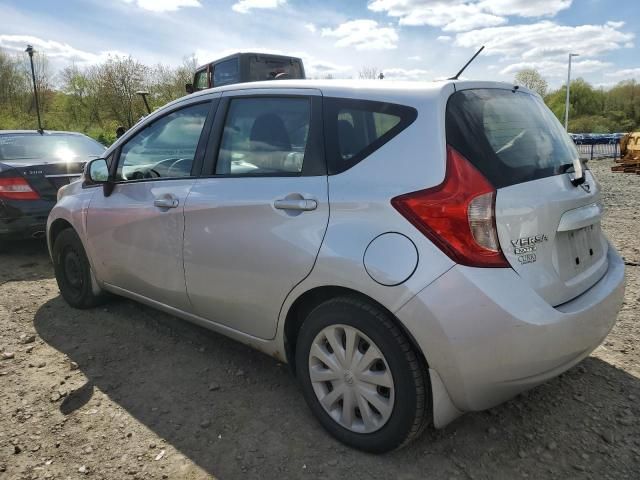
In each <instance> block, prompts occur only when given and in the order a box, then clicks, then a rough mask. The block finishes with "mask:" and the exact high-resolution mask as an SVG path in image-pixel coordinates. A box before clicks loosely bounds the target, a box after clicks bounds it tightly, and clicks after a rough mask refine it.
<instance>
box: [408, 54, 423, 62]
mask: <svg viewBox="0 0 640 480" xmlns="http://www.w3.org/2000/svg"><path fill="white" fill-rule="evenodd" d="M407 60H413V61H415V62H419V61H420V60H422V57H421V56H420V55H411V56H410V57H407Z"/></svg>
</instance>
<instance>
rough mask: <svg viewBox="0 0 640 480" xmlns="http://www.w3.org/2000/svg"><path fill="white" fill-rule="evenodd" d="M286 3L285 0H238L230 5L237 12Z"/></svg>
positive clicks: (246, 11) (273, 6) (275, 6)
mask: <svg viewBox="0 0 640 480" xmlns="http://www.w3.org/2000/svg"><path fill="white" fill-rule="evenodd" d="M285 3H287V0H240V1H238V2H236V3H234V4H233V6H232V7H231V8H232V9H233V10H234V11H236V12H238V13H248V12H249V11H251V10H253V9H267V8H278V7H279V6H281V5H284V4H285Z"/></svg>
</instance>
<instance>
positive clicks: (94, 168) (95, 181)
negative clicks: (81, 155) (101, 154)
mask: <svg viewBox="0 0 640 480" xmlns="http://www.w3.org/2000/svg"><path fill="white" fill-rule="evenodd" d="M84 177H85V181H86V182H87V183H88V184H89V185H102V190H103V193H104V196H105V197H108V196H109V195H111V193H112V192H113V187H114V185H115V184H114V183H113V182H112V181H111V178H110V177H109V165H108V164H107V161H106V160H105V159H104V158H96V159H94V160H91V161H90V162H89V163H87V165H86V166H85V167H84Z"/></svg>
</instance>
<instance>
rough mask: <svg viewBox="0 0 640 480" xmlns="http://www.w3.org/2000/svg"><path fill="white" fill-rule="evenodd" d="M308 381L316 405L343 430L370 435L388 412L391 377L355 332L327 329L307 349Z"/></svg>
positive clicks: (338, 327)
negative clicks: (309, 379)
mask: <svg viewBox="0 0 640 480" xmlns="http://www.w3.org/2000/svg"><path fill="white" fill-rule="evenodd" d="M309 377H310V378H311V384H312V386H313V390H314V392H315V394H316V397H318V400H319V401H320V405H322V407H323V408H324V409H325V411H326V412H327V413H328V414H329V415H331V418H333V419H334V420H335V421H336V422H338V423H339V424H340V425H341V426H343V427H344V428H346V429H348V430H351V431H353V432H358V433H371V432H375V431H376V430H378V429H380V428H382V426H383V425H384V424H385V423H387V421H388V420H389V417H390V416H391V412H393V401H394V397H395V390H394V385H393V376H392V375H391V370H390V369H389V365H388V364H387V361H386V359H385V358H384V355H382V352H381V351H380V349H379V348H378V347H377V346H376V344H375V343H373V342H372V341H371V339H369V337H367V336H366V335H365V334H364V333H362V332H361V331H360V330H358V329H357V328H353V327H350V326H348V325H331V326H329V327H326V328H325V329H323V330H322V331H321V332H320V333H318V335H316V338H315V339H314V340H313V343H312V344H311V350H310V352H309Z"/></svg>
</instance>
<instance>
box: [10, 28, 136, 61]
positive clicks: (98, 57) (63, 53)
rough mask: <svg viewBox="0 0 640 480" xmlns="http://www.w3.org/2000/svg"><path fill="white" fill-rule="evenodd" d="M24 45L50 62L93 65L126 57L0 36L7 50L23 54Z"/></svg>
mask: <svg viewBox="0 0 640 480" xmlns="http://www.w3.org/2000/svg"><path fill="white" fill-rule="evenodd" d="M26 45H33V48H34V49H35V50H36V52H42V53H44V54H46V55H47V57H48V58H50V59H52V60H64V61H66V62H75V63H79V64H95V63H101V62H104V61H105V60H107V59H108V58H109V56H115V55H118V56H127V54H126V53H124V52H119V51H116V50H108V51H107V50H105V51H102V52H99V53H92V52H87V51H84V50H78V49H77V48H74V47H72V46H71V45H69V44H68V43H61V42H56V41H55V40H45V39H42V38H39V37H34V36H31V35H0V47H2V48H6V49H7V50H12V51H17V52H24V49H25V47H26Z"/></svg>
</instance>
